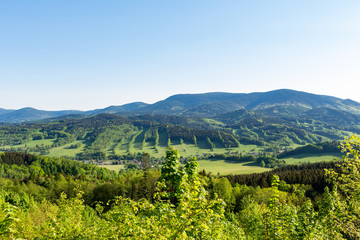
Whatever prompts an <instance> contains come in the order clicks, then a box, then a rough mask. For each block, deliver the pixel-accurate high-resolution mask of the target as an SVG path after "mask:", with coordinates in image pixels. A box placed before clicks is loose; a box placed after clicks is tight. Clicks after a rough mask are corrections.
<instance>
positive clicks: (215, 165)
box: [198, 160, 271, 175]
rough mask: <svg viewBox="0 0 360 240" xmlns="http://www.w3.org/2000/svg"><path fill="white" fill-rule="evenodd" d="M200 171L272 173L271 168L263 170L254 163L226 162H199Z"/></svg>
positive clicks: (223, 173)
mask: <svg viewBox="0 0 360 240" xmlns="http://www.w3.org/2000/svg"><path fill="white" fill-rule="evenodd" d="M198 163H199V170H200V171H201V170H202V169H205V171H206V172H211V173H212V174H214V175H216V174H218V173H219V174H220V175H228V174H250V173H260V172H266V171H270V170H271V169H269V168H262V167H260V166H258V165H257V164H256V163H254V162H245V163H230V162H226V161H224V160H199V161H198Z"/></svg>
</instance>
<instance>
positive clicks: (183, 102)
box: [0, 89, 360, 123]
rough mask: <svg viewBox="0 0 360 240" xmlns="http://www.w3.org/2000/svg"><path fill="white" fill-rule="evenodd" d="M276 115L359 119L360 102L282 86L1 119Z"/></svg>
mask: <svg viewBox="0 0 360 240" xmlns="http://www.w3.org/2000/svg"><path fill="white" fill-rule="evenodd" d="M241 109H243V110H247V111H252V112H254V113H259V114H260V113H261V114H266V115H275V116H281V115H286V116H311V118H312V119H317V118H323V116H324V115H326V117H327V118H328V120H329V121H338V120H339V119H338V116H339V114H340V115H341V116H346V119H348V120H349V121H352V122H354V123H356V122H357V121H358V120H359V115H360V103H358V102H355V101H352V100H350V99H345V100H344V99H340V98H336V97H332V96H325V95H316V94H311V93H306V92H301V91H295V90H289V89H279V90H274V91H269V92H254V93H223V92H211V93H202V94H177V95H173V96H170V97H168V98H166V99H164V100H161V101H158V102H156V103H154V104H147V103H143V102H133V103H128V104H125V105H121V106H109V107H107V108H104V109H95V110H90V111H78V110H64V111H44V110H38V109H35V108H31V107H27V108H22V109H18V110H9V109H2V108H0V122H3V123H20V122H26V121H36V120H42V119H48V118H58V117H64V118H66V116H69V117H75V116H79V117H80V116H92V115H96V114H101V113H111V114H119V115H128V116H129V115H143V114H152V115H154V114H166V115H176V116H186V117H205V118H206V117H212V118H213V117H217V116H220V117H221V115H224V114H227V113H231V112H234V111H237V110H241Z"/></svg>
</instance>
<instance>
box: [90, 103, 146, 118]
mask: <svg viewBox="0 0 360 240" xmlns="http://www.w3.org/2000/svg"><path fill="white" fill-rule="evenodd" d="M148 105H149V104H147V103H144V102H133V103H128V104H124V105H121V106H110V107H107V108H103V109H96V110H92V111H87V112H86V113H85V114H87V115H95V114H99V113H119V112H132V111H135V110H137V109H139V108H143V107H146V106H148Z"/></svg>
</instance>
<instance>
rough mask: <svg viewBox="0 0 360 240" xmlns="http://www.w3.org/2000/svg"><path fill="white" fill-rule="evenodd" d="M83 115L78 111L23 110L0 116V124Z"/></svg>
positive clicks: (28, 108)
mask: <svg viewBox="0 0 360 240" xmlns="http://www.w3.org/2000/svg"><path fill="white" fill-rule="evenodd" d="M76 113H81V111H76V110H65V111H42V110H37V109H35V108H30V107H27V108H21V109H19V110H13V111H10V112H5V113H3V114H0V122H13V123H20V122H26V121H33V120H39V119H45V118H53V117H59V116H65V115H68V114H76Z"/></svg>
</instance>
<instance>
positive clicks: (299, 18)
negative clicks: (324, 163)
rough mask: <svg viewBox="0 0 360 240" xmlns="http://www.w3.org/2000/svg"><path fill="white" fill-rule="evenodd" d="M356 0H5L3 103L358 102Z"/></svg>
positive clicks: (359, 20)
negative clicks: (281, 97) (278, 97)
mask: <svg viewBox="0 0 360 240" xmlns="http://www.w3.org/2000/svg"><path fill="white" fill-rule="evenodd" d="M359 13H360V1H359V0H354V1H351V0H346V1H343V0H338V1H333V0H319V1H314V0H302V1H289V0H273V1H269V0H258V1H248V0H246V1H245V0H234V1H227V0H221V1H220V0H217V1H212V0H172V1H169V0H151V1H149V0H136V1H134V0H127V1H125V0H124V1H119V0H114V1H110V0H106V1H98V0H97V1H92V0H76V1H75V0H61V1H49V0H36V1H27V0H19V1H14V0H2V1H0V108H5V109H18V108H22V107H30V106H31V107H35V108H38V109H44V110H59V109H79V110H87V109H95V108H103V107H106V106H109V105H122V104H125V103H129V102H133V101H143V102H147V103H153V102H156V101H158V100H162V99H164V98H166V97H168V96H170V95H173V94H177V93H202V92H214V91H217V92H239V93H248V92H264V91H269V90H274V89H280V88H289V89H294V90H300V91H306V92H310V93H316V94H324V95H331V96H335V97H340V98H350V99H353V100H355V101H358V102H360V94H359V90H360V14H359Z"/></svg>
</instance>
